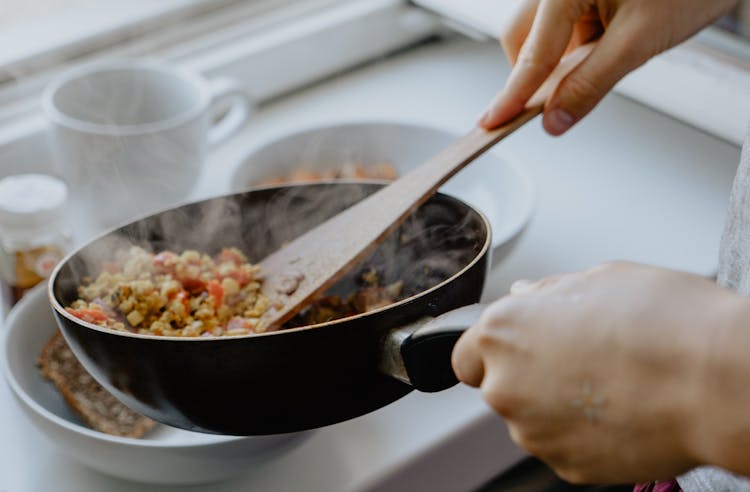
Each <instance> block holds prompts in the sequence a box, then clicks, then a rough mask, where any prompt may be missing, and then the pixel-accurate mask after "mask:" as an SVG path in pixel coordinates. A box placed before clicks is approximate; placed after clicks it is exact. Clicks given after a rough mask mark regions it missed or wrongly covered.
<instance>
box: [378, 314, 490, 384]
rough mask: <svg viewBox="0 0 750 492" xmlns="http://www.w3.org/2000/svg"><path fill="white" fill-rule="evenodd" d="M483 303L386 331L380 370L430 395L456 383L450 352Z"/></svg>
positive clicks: (475, 317)
mask: <svg viewBox="0 0 750 492" xmlns="http://www.w3.org/2000/svg"><path fill="white" fill-rule="evenodd" d="M486 307H487V305H486V304H471V305H469V306H464V307H461V308H458V309H454V310H453V311H448V312H447V313H443V314H441V315H440V316H438V317H437V318H423V319H421V320H419V321H417V322H415V323H412V324H410V325H406V326H403V327H400V328H394V329H393V330H391V331H389V332H388V334H387V335H386V337H385V340H384V345H383V352H382V357H381V361H380V368H381V370H382V371H383V372H385V373H386V374H389V375H391V376H393V377H395V378H396V379H399V380H401V381H403V382H405V383H407V384H409V385H411V386H413V387H414V388H415V389H418V390H419V391H424V392H428V393H433V392H436V391H442V390H444V389H448V388H450V387H451V386H454V385H455V384H456V383H458V379H457V378H456V374H455V373H454V372H453V367H452V366H451V353H452V352H453V346H454V345H455V344H456V342H457V341H458V338H459V337H460V336H461V335H462V334H463V332H464V331H466V330H467V329H468V328H469V327H470V326H472V325H473V324H474V323H476V322H477V321H478V320H479V316H480V315H481V314H482V312H483V311H484V309H485V308H486Z"/></svg>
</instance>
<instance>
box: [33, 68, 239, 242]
mask: <svg viewBox="0 0 750 492" xmlns="http://www.w3.org/2000/svg"><path fill="white" fill-rule="evenodd" d="M42 107H43V110H44V113H45V115H46V117H47V119H48V121H49V123H50V136H51V139H52V149H53V152H54V153H55V155H56V157H57V158H58V161H59V164H58V165H59V169H60V171H61V173H62V175H63V177H64V178H65V179H67V180H68V181H69V183H70V184H71V187H72V192H73V193H72V197H73V198H74V199H75V200H77V201H78V202H79V203H78V206H79V208H80V209H82V210H84V211H85V212H86V215H87V217H86V219H94V220H95V221H96V223H97V224H98V226H104V227H110V226H113V225H115V224H118V223H121V222H123V221H125V220H127V219H131V218H133V217H135V216H139V215H143V214H146V213H150V212H153V211H156V210H158V209H161V208H164V207H167V206H170V205H173V204H175V203H178V202H180V201H184V200H185V199H186V198H187V197H188V196H189V195H190V193H191V190H192V188H193V186H194V185H195V183H196V181H197V179H198V176H199V175H200V172H201V169H202V166H203V162H204V159H205V156H206V153H207V149H208V148H209V147H210V146H213V145H217V144H219V143H220V142H222V141H224V140H225V139H227V138H228V137H229V136H231V135H232V134H233V133H235V132H236V131H237V130H238V129H239V128H240V127H241V126H242V125H243V124H244V123H245V122H246V121H247V119H248V117H249V114H250V110H251V105H250V102H249V99H248V98H247V96H246V95H245V94H244V92H243V91H242V90H241V88H240V85H239V84H238V83H237V82H236V81H234V80H232V79H224V78H222V79H215V80H206V79H205V78H203V77H201V76H199V75H197V74H195V73H192V72H189V71H187V70H183V69H181V68H178V67H175V66H173V65H169V64H167V63H162V62H158V61H154V60H112V61H104V62H99V63H95V64H91V65H86V66H82V67H79V68H75V69H73V70H71V71H69V72H66V73H64V74H62V75H61V76H59V77H58V78H56V79H55V80H54V81H52V82H51V83H50V84H49V85H48V86H47V87H46V89H45V91H44V94H43V97H42ZM219 116H221V117H219Z"/></svg>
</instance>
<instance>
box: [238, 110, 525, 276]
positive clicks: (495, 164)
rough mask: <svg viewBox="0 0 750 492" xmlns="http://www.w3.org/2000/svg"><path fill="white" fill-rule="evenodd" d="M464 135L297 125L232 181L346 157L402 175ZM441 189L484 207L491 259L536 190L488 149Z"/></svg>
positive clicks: (334, 163) (252, 181) (503, 252)
mask: <svg viewBox="0 0 750 492" xmlns="http://www.w3.org/2000/svg"><path fill="white" fill-rule="evenodd" d="M459 137H460V135H459V134H456V133H452V132H449V131H446V130H442V129H439V128H432V127H428V126H423V125H416V124H408V123H395V122H353V123H341V124H334V125H330V126H320V127H314V128H309V129H303V130H298V131H295V132H293V133H290V134H287V135H284V136H281V137H279V138H276V139H274V140H272V141H270V142H266V143H263V144H262V145H261V146H259V147H257V148H255V149H254V150H252V151H251V152H250V153H249V154H248V155H247V156H245V158H244V159H243V160H242V161H241V162H240V163H239V164H238V165H237V168H236V170H235V173H234V175H233V176H232V178H231V183H230V187H231V188H232V190H233V191H240V190H243V189H246V188H248V187H251V186H254V185H257V184H258V183H260V182H261V181H263V180H266V179H269V178H272V177H275V176H280V175H285V174H287V173H289V172H290V171H292V170H294V169H298V168H300V167H303V168H305V169H309V170H311V171H317V172H321V171H324V170H327V169H330V168H336V167H338V166H340V165H342V164H344V163H348V162H349V163H351V162H354V163H358V164H362V165H365V166H367V165H368V164H378V163H383V162H388V163H391V164H392V165H393V166H394V167H395V168H396V170H397V172H398V173H399V176H402V175H404V174H405V173H407V172H408V171H410V170H411V169H413V168H414V167H416V166H418V165H419V164H421V163H422V162H424V161H426V160H427V159H428V158H430V157H432V156H433V155H435V154H437V153H438V152H439V151H440V150H442V149H443V148H445V147H447V146H448V145H449V144H450V143H452V142H454V141H455V140H456V139H458V138H459ZM440 191H442V192H444V193H448V194H451V195H454V196H456V197H457V198H460V199H462V200H463V201H465V202H467V203H469V204H471V205H473V206H474V207H476V208H477V209H479V210H481V211H482V212H483V213H484V214H485V215H486V216H487V218H488V219H489V222H490V225H491V226H492V246H493V251H492V259H493V264H497V262H498V261H500V260H501V259H502V258H504V257H505V256H507V254H508V253H509V252H510V251H511V249H512V247H513V246H514V245H515V244H516V242H517V240H518V238H519V237H520V235H521V233H522V232H523V230H524V229H525V227H526V225H527V223H528V222H529V220H530V218H531V216H532V213H533V210H534V206H535V190H534V186H533V183H532V181H531V179H530V177H529V176H528V174H527V173H526V171H525V170H524V169H523V168H522V167H521V166H520V165H519V164H518V163H517V162H515V160H514V159H510V158H507V157H503V156H501V155H499V154H498V153H496V152H493V151H491V152H488V153H486V154H485V155H483V156H482V157H480V158H479V159H477V160H476V161H475V162H473V163H471V164H469V166H468V167H467V168H465V169H464V170H463V171H461V172H460V173H458V174H457V175H456V176H454V177H453V178H452V179H451V180H450V181H448V182H447V183H446V184H445V185H444V186H443V187H442V188H441V189H440Z"/></svg>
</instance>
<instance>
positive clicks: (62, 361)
mask: <svg viewBox="0 0 750 492" xmlns="http://www.w3.org/2000/svg"><path fill="white" fill-rule="evenodd" d="M38 366H39V369H40V371H41V373H42V375H43V376H44V377H45V378H47V379H49V380H50V381H52V383H53V384H54V385H55V387H56V388H57V389H58V391H60V393H61V394H62V396H63V398H64V399H65V401H66V402H67V403H68V405H69V406H70V408H71V409H73V411H74V412H75V413H76V414H77V415H78V416H79V417H80V418H81V420H83V422H84V423H85V424H86V425H88V426H89V427H91V428H92V429H94V430H97V431H99V432H104V433H107V434H112V435H115V436H120V437H132V438H139V437H142V436H143V435H144V434H145V433H146V432H148V431H149V430H151V429H152V428H153V427H154V425H156V422H154V421H153V420H151V419H149V418H148V417H144V416H143V415H141V414H139V413H137V412H135V411H133V410H131V409H130V408H128V407H126V406H125V405H123V404H122V403H120V401H119V400H117V399H116V398H115V397H114V396H112V394H111V393H109V392H108V391H107V390H106V389H104V388H103V387H102V386H101V385H99V383H97V382H96V381H95V380H94V378H93V377H91V375H90V374H89V373H88V372H87V371H86V369H84V368H83V366H82V365H81V363H80V362H78V359H76V357H75V355H73V352H71V350H70V348H69V347H68V344H67V343H65V339H64V338H63V337H62V335H61V334H60V332H56V333H55V335H53V336H52V338H50V340H49V341H48V342H47V343H46V345H45V346H44V348H43V349H42V352H41V354H40V355H39V360H38Z"/></svg>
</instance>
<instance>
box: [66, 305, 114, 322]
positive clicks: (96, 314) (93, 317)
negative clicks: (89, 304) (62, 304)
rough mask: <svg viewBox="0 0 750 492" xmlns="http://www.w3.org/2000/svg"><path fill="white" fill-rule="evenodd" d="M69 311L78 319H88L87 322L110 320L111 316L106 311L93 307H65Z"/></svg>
mask: <svg viewBox="0 0 750 492" xmlns="http://www.w3.org/2000/svg"><path fill="white" fill-rule="evenodd" d="M65 310H66V311H67V312H69V313H70V314H72V315H73V316H75V317H76V318H78V319H82V320H83V321H86V322H87V323H103V322H106V321H110V320H111V318H110V317H109V316H107V314H106V313H104V312H102V311H100V310H98V309H91V308H81V309H73V308H65Z"/></svg>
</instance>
